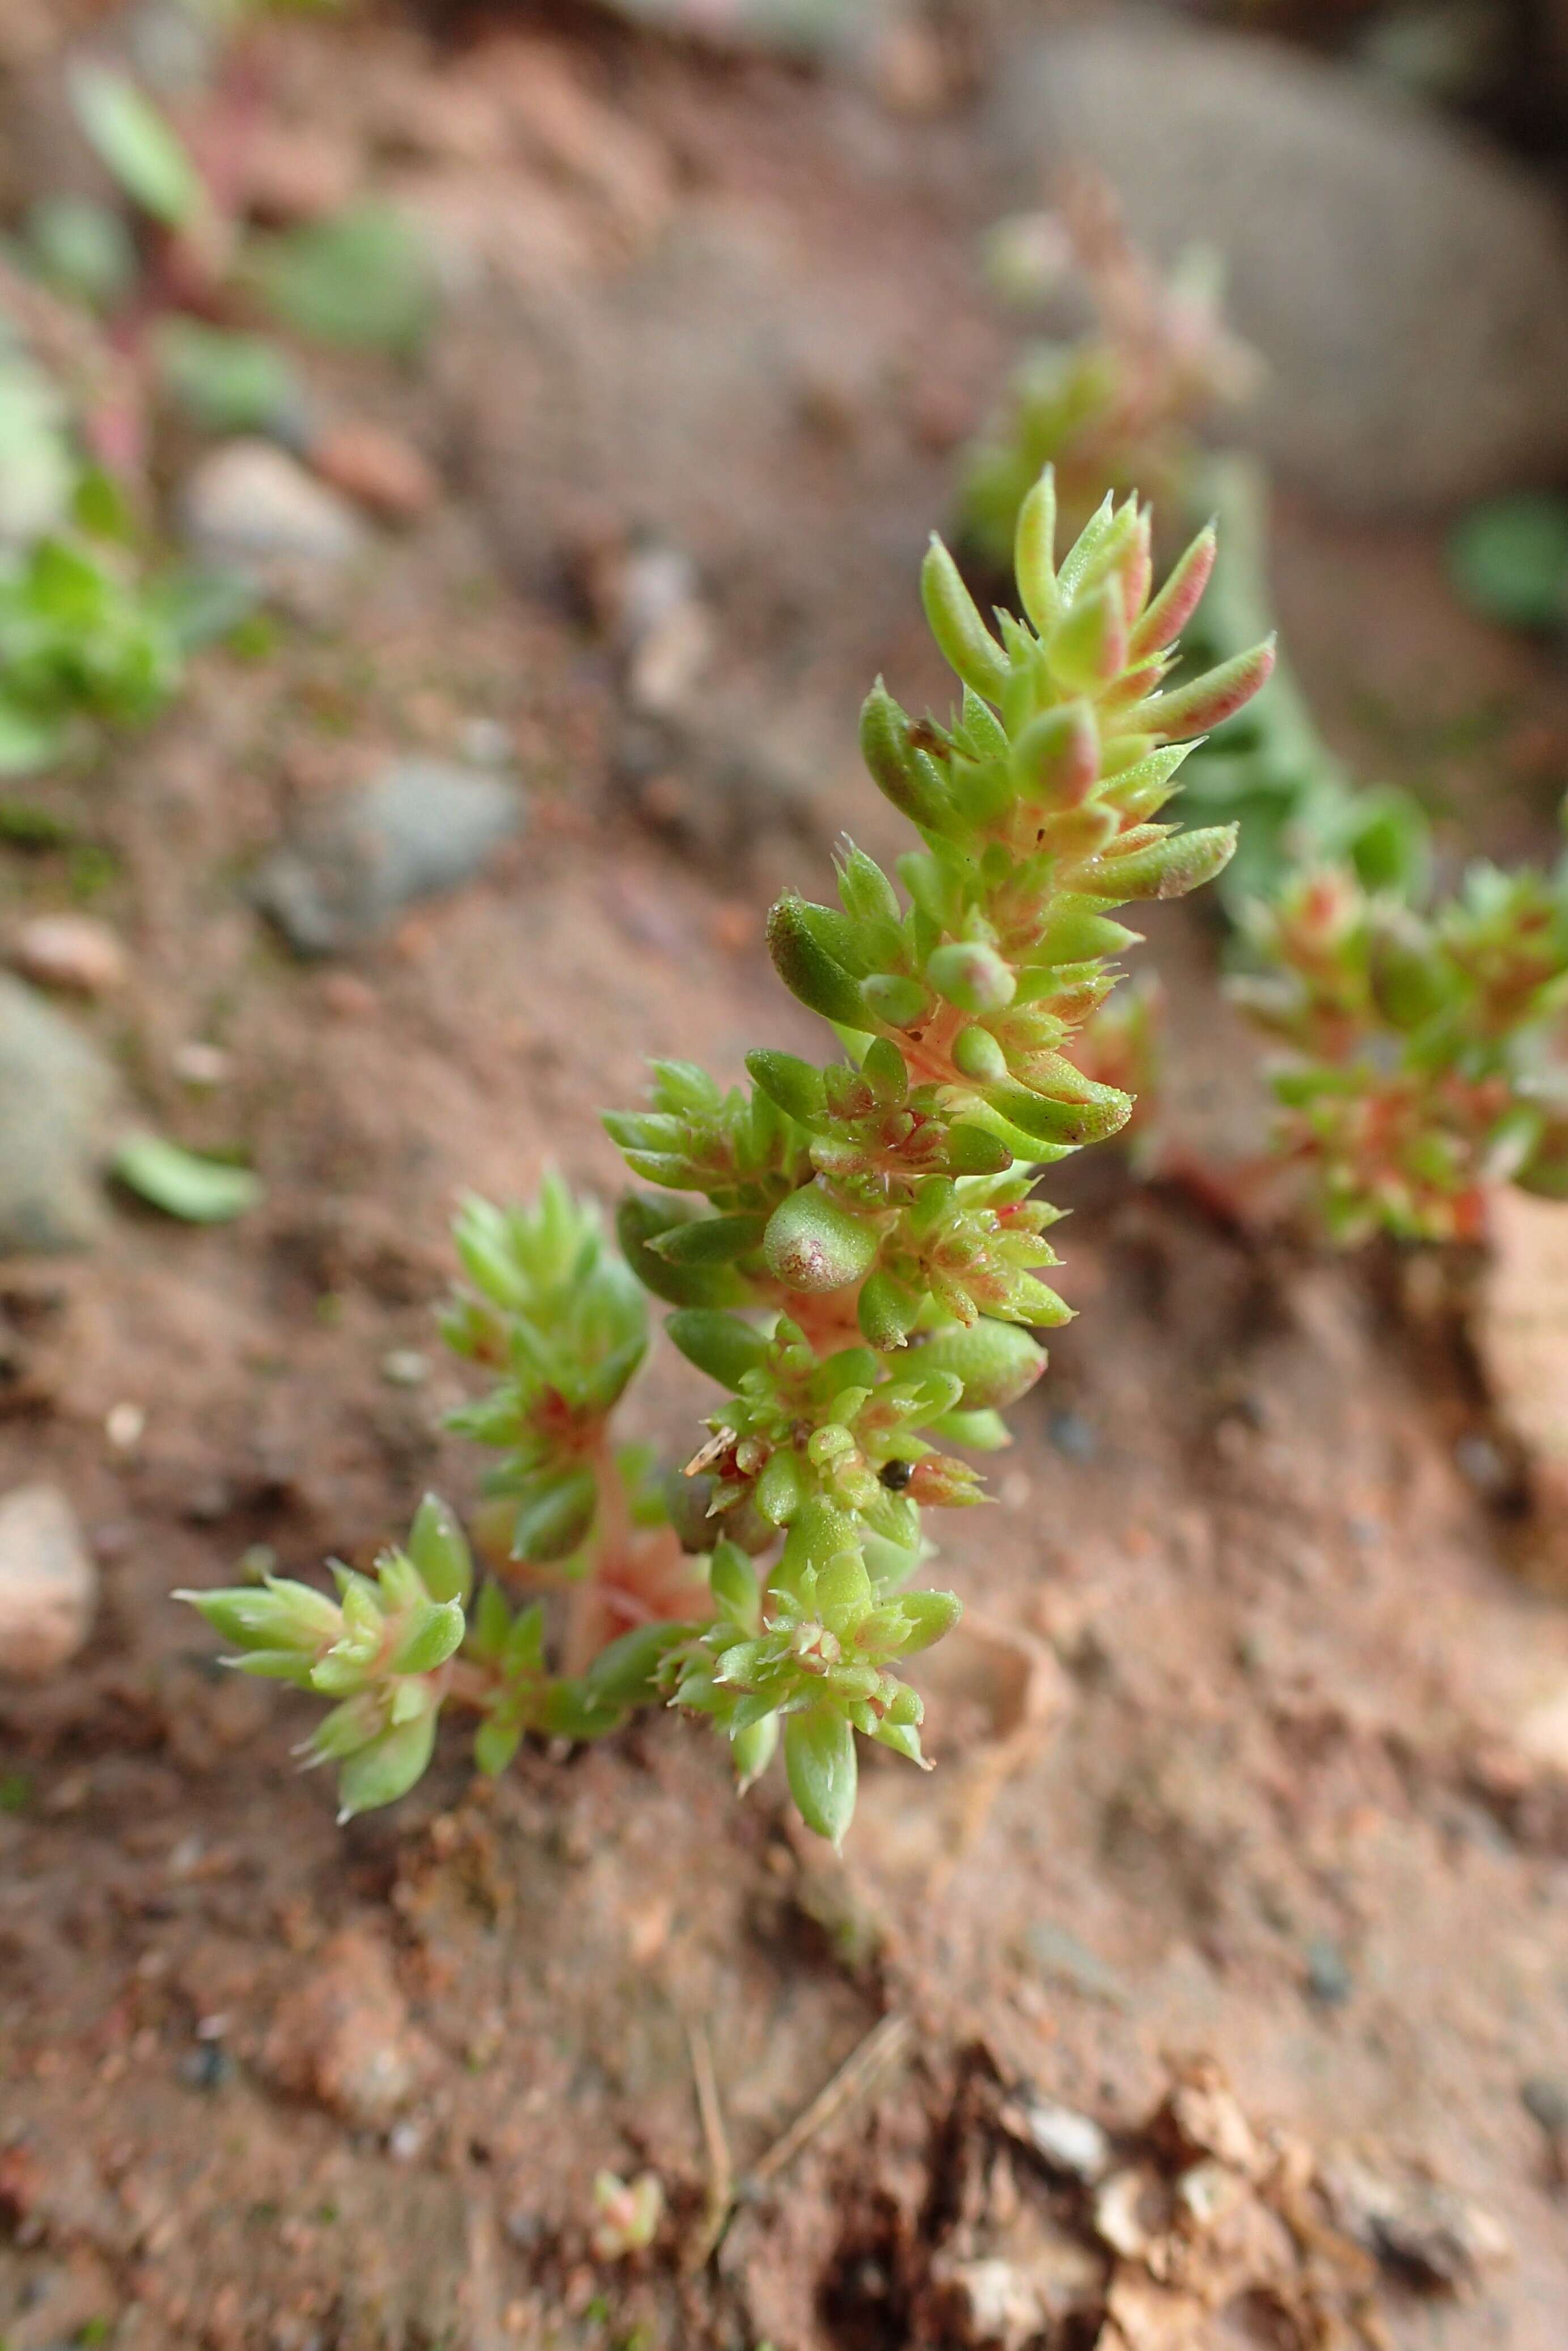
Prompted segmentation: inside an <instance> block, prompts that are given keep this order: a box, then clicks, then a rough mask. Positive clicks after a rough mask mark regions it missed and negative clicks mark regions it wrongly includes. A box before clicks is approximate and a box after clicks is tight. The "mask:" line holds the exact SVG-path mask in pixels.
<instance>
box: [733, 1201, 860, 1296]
mask: <svg viewBox="0 0 1568 2351" xmlns="http://www.w3.org/2000/svg"><path fill="white" fill-rule="evenodd" d="M877 1247H878V1241H877V1234H876V1231H875V1228H873V1226H872V1225H870V1224H867V1223H865V1222H864V1221H862V1218H860V1217H852V1216H851V1215H850V1213H849V1211H848V1209H846V1208H841V1207H839V1205H838V1203H837V1201H836V1200H831V1199H830V1198H829V1196H828V1195H827V1194H826V1193H825V1192H824V1191H823V1190H822V1189H821V1186H820V1185H817V1184H804V1185H802V1186H801V1187H800V1190H799V1191H798V1192H791V1193H790V1195H789V1198H788V1199H787V1200H782V1201H780V1202H779V1206H778V1207H776V1208H775V1209H774V1211H773V1214H772V1216H771V1217H769V1218H768V1231H767V1235H766V1237H765V1238H764V1240H763V1244H762V1253H763V1255H764V1257H765V1258H766V1259H767V1260H768V1270H769V1272H770V1273H772V1275H773V1276H774V1278H775V1280H779V1281H781V1282H783V1284H784V1285H785V1287H786V1289H789V1290H810V1291H817V1290H842V1289H843V1288H844V1286H845V1284H846V1283H848V1282H852V1281H860V1280H862V1279H863V1278H864V1276H865V1275H866V1274H868V1273H869V1272H870V1271H871V1269H872V1267H873V1264H874V1263H875V1262H876V1252H877Z"/></svg>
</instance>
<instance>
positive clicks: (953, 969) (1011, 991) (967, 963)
mask: <svg viewBox="0 0 1568 2351" xmlns="http://www.w3.org/2000/svg"><path fill="white" fill-rule="evenodd" d="M925 977H926V978H927V979H928V980H929V981H930V982H931V985H932V987H934V988H936V990H937V992H938V994H940V995H942V996H945V997H946V998H947V1001H948V1003H949V1004H956V1006H957V1007H958V1009H959V1010H960V1011H961V1012H1003V1011H1005V1010H1006V1009H1007V1007H1008V1006H1009V1004H1010V1003H1011V1002H1012V1000H1013V997H1014V995H1015V994H1016V993H1017V989H1018V981H1017V979H1016V978H1015V977H1014V976H1013V973H1012V969H1011V967H1010V966H1009V965H1008V964H1006V963H1004V962H1003V960H1002V958H1001V956H999V955H998V953H997V951H996V949H995V947H992V946H987V945H986V944H985V942H984V940H982V939H955V940H952V941H950V942H949V943H948V945H947V946H940V947H937V948H936V951H935V952H934V953H933V954H932V955H930V956H927V957H926V959H925Z"/></svg>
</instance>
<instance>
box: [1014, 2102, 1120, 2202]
mask: <svg viewBox="0 0 1568 2351" xmlns="http://www.w3.org/2000/svg"><path fill="white" fill-rule="evenodd" d="M1001 2124H1002V2127H1003V2129H1004V2130H1006V2131H1008V2132H1009V2133H1010V2134H1011V2136H1012V2137H1014V2138H1016V2139H1019V2140H1020V2141H1021V2142H1022V2144H1023V2145H1024V2146H1025V2147H1032V2148H1033V2149H1034V2152H1035V2153H1036V2155H1038V2156H1039V2158H1040V2161H1041V2162H1042V2163H1043V2164H1044V2165H1045V2166H1046V2167H1047V2168H1048V2169H1049V2170H1051V2171H1056V2172H1061V2174H1062V2175H1063V2176H1064V2177H1065V2178H1066V2179H1081V2180H1082V2181H1084V2182H1085V2183H1086V2184H1088V2185H1092V2183H1093V2182H1094V2181H1095V2180H1097V2179H1103V2178H1104V2177H1105V2174H1106V2173H1107V2172H1108V2171H1109V2170H1110V2168H1111V2158H1112V2147H1111V2142H1110V2140H1109V2138H1108V2137H1106V2135H1105V2133H1104V2132H1103V2130H1102V2129H1101V2127H1100V2126H1099V2124H1098V2123H1097V2122H1096V2121H1095V2120H1094V2117H1093V2116H1092V2115H1082V2114H1079V2113H1078V2112H1077V2110H1076V2109H1075V2108H1074V2107H1072V2106H1062V2105H1057V2104H1056V2102H1055V2101H1054V2099H1051V2098H1042V2097H1040V2095H1039V2094H1038V2092H1036V2091H1035V2090H1033V2089H1030V2088H1027V2087H1026V2088H1024V2089H1022V2090H1019V2091H1018V2092H1016V2093H1015V2094H1014V2095H1013V2096H1011V2097H1010V2098H1009V2099H1008V2100H1007V2101H1006V2102H1005V2103H1004V2105H1003V2106H1002V2109H1001Z"/></svg>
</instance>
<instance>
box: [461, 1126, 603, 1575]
mask: <svg viewBox="0 0 1568 2351" xmlns="http://www.w3.org/2000/svg"><path fill="white" fill-rule="evenodd" d="M454 1232H455V1240H456V1244H457V1253H458V1256H459V1258H460V1259H461V1261H462V1265H463V1270H464V1271H465V1274H466V1275H467V1277H468V1282H469V1285H470V1287H469V1288H467V1289H466V1290H461V1291H459V1293H458V1294H457V1296H456V1298H455V1301H454V1302H453V1304H452V1307H451V1309H450V1310H449V1311H448V1312H447V1314H446V1316H445V1318H444V1322H443V1326H442V1328H443V1332H444V1337H445V1339H446V1342H447V1344H448V1345H449V1346H451V1347H453V1348H454V1349H455V1351H456V1352H457V1353H459V1354H461V1355H466V1356H467V1357H469V1358H470V1360H471V1361H473V1362H475V1363H478V1364H485V1365H486V1366H488V1367H490V1368H493V1369H494V1370H496V1371H497V1372H499V1373H500V1374H501V1377H500V1379H499V1381H498V1382H497V1385H496V1386H495V1387H494V1388H493V1389H492V1390H491V1392H490V1393H489V1395H486V1396H484V1397H481V1398H480V1399H478V1400H477V1401H476V1403H473V1404H469V1405H462V1406H461V1407H460V1408H459V1409H458V1410H457V1411H456V1412H455V1413H454V1414H452V1416H451V1418H450V1423H449V1425H450V1426H452V1427H453V1428H455V1429H456V1430H457V1431H458V1432H459V1433H460V1434H461V1435H463V1436H465V1437H472V1438H473V1439H474V1440H475V1441H476V1443H477V1444H480V1445H486V1446H493V1447H496V1448H497V1450H499V1451H500V1452H501V1454H502V1455H503V1458H502V1460H501V1462H500V1464H499V1466H498V1467H497V1468H496V1469H495V1470H494V1471H493V1472H492V1474H491V1476H490V1477H489V1478H488V1479H487V1480H486V1491H487V1493H489V1494H490V1495H492V1496H497V1497H505V1498H506V1499H507V1501H508V1503H509V1504H511V1505H515V1516H514V1519H513V1524H512V1544H511V1548H512V1555H513V1557H514V1558H516V1559H518V1560H527V1561H530V1562H536V1563H537V1562H546V1561H551V1560H561V1559H565V1558H567V1557H569V1556H570V1553H572V1552H575V1551H577V1550H578V1549H579V1548H580V1545H581V1544H582V1543H583V1542H584V1541H586V1540H587V1539H588V1537H589V1535H590V1534H591V1531H592V1528H593V1524H594V1519H595V1514H596V1512H597V1510H598V1508H599V1492H600V1481H599V1477H598V1474H597V1469H596V1462H597V1460H598V1459H599V1458H601V1455H602V1453H603V1449H604V1444H605V1426H606V1423H607V1421H608V1419H609V1416H610V1415H611V1414H612V1412H613V1410H614V1408H615V1405H617V1403H618V1402H619V1401H620V1398H621V1396H622V1394H623V1393H624V1391H625V1389H626V1387H627V1385H628V1384H629V1382H630V1381H631V1380H632V1377H633V1375H634V1374H635V1373H636V1372H637V1370H638V1368H639V1366H640V1365H641V1364H642V1362H643V1356H644V1355H645V1353H647V1346H648V1322H647V1309H646V1304H645V1301H644V1300H643V1294H642V1291H641V1290H640V1288H639V1286H638V1283H637V1281H636V1279H635V1277H634V1276H633V1274H632V1271H631V1270H630V1268H629V1267H628V1266H627V1265H626V1264H625V1263H624V1262H623V1260H622V1259H621V1258H619V1257H617V1256H615V1255H614V1254H613V1252H612V1250H611V1249H610V1248H609V1246H608V1243H607V1241H606V1238H605V1234H604V1231H603V1228H602V1226H601V1222H600V1219H599V1217H598V1214H597V1212H596V1210H595V1209H594V1208H593V1207H592V1206H591V1204H590V1203H587V1202H584V1201H579V1200H575V1199H574V1198H573V1197H572V1196H571V1194H570V1191H569V1190H568V1189H567V1187H566V1186H565V1184H563V1183H562V1181H561V1179H560V1177H559V1175H555V1174H553V1173H552V1174H550V1175H547V1176H546V1177H545V1179H544V1182H543V1184H542V1185H541V1186H540V1187H539V1194H538V1201H537V1203H536V1205H535V1206H534V1207H532V1208H509V1209H502V1208H497V1207H491V1205H490V1204H489V1202H487V1201H485V1200H479V1199H473V1198H471V1199H469V1200H467V1201H465V1203H464V1206H463V1208H462V1210H461V1213H460V1214H459V1216H458V1218H457V1222H456V1224H455V1228H454Z"/></svg>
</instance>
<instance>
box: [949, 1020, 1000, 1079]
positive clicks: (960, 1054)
mask: <svg viewBox="0 0 1568 2351" xmlns="http://www.w3.org/2000/svg"><path fill="white" fill-rule="evenodd" d="M952 1054H953V1066H954V1068H955V1069H956V1070H959V1071H962V1072H963V1074H964V1076H965V1077H967V1078H971V1079H973V1081H974V1082H975V1083H976V1085H977V1086H994V1085H999V1084H1001V1083H1002V1082H1003V1081H1005V1079H1006V1078H1007V1075H1008V1057H1007V1055H1006V1054H1005V1053H1004V1052H1003V1050H1002V1049H1001V1047H1000V1045H998V1042H997V1040H996V1039H995V1038H994V1037H993V1036H992V1034H991V1032H990V1030H989V1029H981V1028H979V1027H978V1026H976V1027H973V1028H968V1029H959V1031H958V1034H957V1035H956V1037H955V1038H954V1040H953V1044H952Z"/></svg>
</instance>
